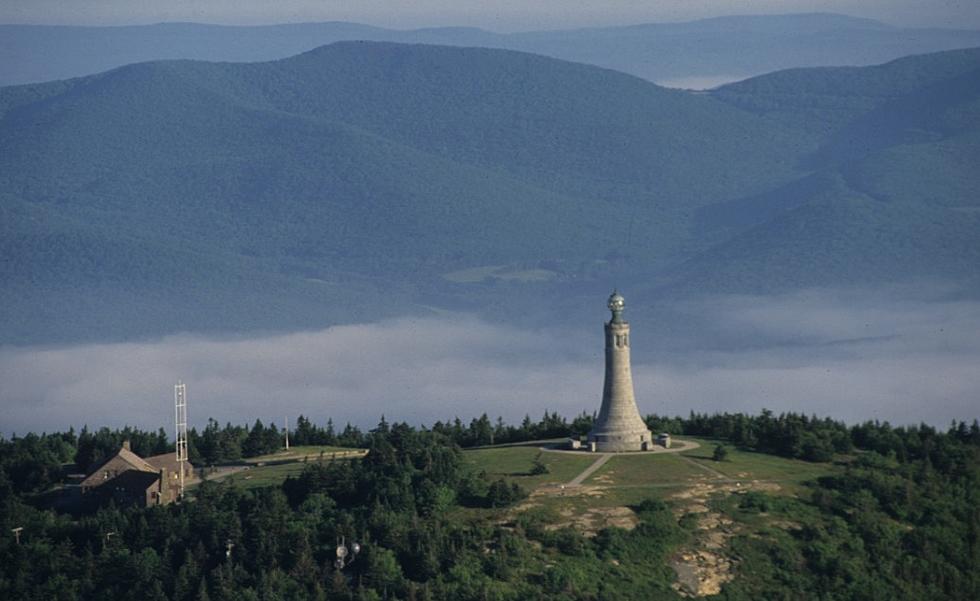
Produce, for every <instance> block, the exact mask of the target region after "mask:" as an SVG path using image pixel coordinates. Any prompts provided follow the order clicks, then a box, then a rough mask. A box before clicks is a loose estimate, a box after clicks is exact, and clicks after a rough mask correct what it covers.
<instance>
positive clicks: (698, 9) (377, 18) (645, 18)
mask: <svg viewBox="0 0 980 601" xmlns="http://www.w3.org/2000/svg"><path fill="white" fill-rule="evenodd" d="M978 7H980V3H978V2H976V1H975V0H927V1H923V0H657V1H656V2H650V1H649V0H606V1H604V2H595V1H583V0H540V1H539V2H533V3H529V2H526V1H525V0H479V1H475V0H457V1H452V2H450V1H447V0H413V1H411V2H392V1H384V0H356V1H338V0H278V1H277V2H268V1H267V0H208V1H200V0H166V1H160V0H4V1H3V2H0V22H3V23H47V24H86V25H102V24H132V23H154V22H160V21H196V22H209V23H227V24H265V23H282V22H297V21H331V20H342V21H357V22H361V23H369V24H373V25H379V26H384V27H393V28H413V27H425V26H441V25H470V26H478V27H484V28H487V29H492V30H497V31H515V30H528V29H537V28H542V29H547V28H559V27H580V26H589V25H611V24H626V23H639V22H657V21H677V20H689V19H699V18H703V17H713V16H721V15H731V14H765V13H790V12H838V13H844V14H850V15H854V16H863V17H870V18H875V19H878V20H882V21H885V22H888V23H892V24H896V25H906V26H907V25H919V26H935V25H942V26H951V27H967V28H976V27H980V8H978Z"/></svg>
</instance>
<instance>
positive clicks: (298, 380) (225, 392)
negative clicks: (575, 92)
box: [0, 291, 980, 436]
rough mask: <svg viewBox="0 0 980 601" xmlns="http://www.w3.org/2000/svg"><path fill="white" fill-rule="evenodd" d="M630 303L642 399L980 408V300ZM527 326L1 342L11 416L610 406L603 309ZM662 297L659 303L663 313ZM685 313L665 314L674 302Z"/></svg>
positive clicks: (350, 414) (352, 415) (1, 387)
mask: <svg viewBox="0 0 980 601" xmlns="http://www.w3.org/2000/svg"><path fill="white" fill-rule="evenodd" d="M639 300H640V302H638V303H635V304H634V305H633V306H631V307H630V309H629V314H628V316H629V318H630V321H631V323H632V328H633V332H632V343H633V344H632V346H633V350H634V362H633V376H634V382H635V385H636V394H637V399H638V402H639V405H640V409H641V411H642V412H644V413H659V414H667V415H686V414H687V413H688V412H689V411H691V410H693V411H708V412H715V411H746V412H752V413H755V412H758V411H759V410H761V409H762V408H769V409H772V410H773V411H776V412H782V411H798V412H805V413H808V414H817V415H820V416H831V417H834V418H836V419H841V420H845V421H847V422H850V423H853V422H856V421H860V420H865V419H880V420H887V421H890V422H892V423H894V424H909V423H918V422H920V421H921V422H927V423H931V424H934V425H937V426H946V425H947V424H948V423H949V421H950V420H952V419H957V420H959V419H962V420H972V419H974V418H976V417H978V416H980V403H978V401H980V370H978V369H977V366H978V365H980V339H978V337H977V332H980V303H977V302H972V301H956V300H945V301H936V300H931V301H930V300H905V301H894V300H887V299H884V298H882V297H881V296H880V295H876V296H868V295H861V294H854V293H843V292H827V291H824V292H814V291H811V292H807V293H799V294H794V295H787V296H779V297H764V298H763V297H724V298H712V299H703V300H701V301H696V302H693V301H692V302H687V303H684V304H683V305H677V306H675V307H672V308H670V309H669V310H668V309H667V308H664V307H661V308H660V310H657V311H656V314H655V309H653V308H652V307H655V306H656V305H655V304H651V305H649V306H650V307H651V308H647V306H648V305H646V304H645V303H643V302H642V300H643V299H639ZM601 301H602V299H599V300H598V301H597V310H596V315H595V321H594V323H587V324H577V325H575V326H570V327H564V328H550V327H548V328H544V329H538V330H529V329H523V328H518V327H515V326H508V325H496V324H490V323H487V322H485V321H481V320H479V319H476V318H473V317H469V316H455V317H445V318H438V319H436V318H429V319H400V320H392V321H385V322H380V323H369V324H362V325H352V326H338V327H333V328H329V329H326V330H322V331H316V332H303V333H294V334H283V335H274V336H263V337H251V338H238V339H209V338H201V337H196V336H190V335H182V336H172V337H167V338H164V339H161V340H156V341H149V342H143V343H119V344H94V345H83V346H73V347H65V348H41V347H37V348H14V347H7V348H3V349H0V408H2V415H3V418H2V424H0V432H3V433H4V434H5V435H8V436H9V435H10V433H11V432H19V433H23V432H25V431H28V430H31V431H41V430H48V431H51V430H55V429H64V428H67V427H68V426H70V425H74V426H76V427H78V426H81V425H82V424H88V425H89V426H90V427H92V426H102V425H110V426H121V425H124V424H130V425H136V426H140V427H143V428H152V429H156V428H158V427H164V428H166V429H167V431H170V430H172V423H173V422H172V419H173V405H172V390H173V384H174V383H175V382H176V381H177V380H178V379H183V380H184V381H185V382H186V383H187V387H188V395H189V398H190V405H189V407H190V416H191V421H192V423H194V424H196V425H198V426H200V425H202V424H203V423H204V422H205V420H206V419H207V417H214V418H216V419H218V420H219V421H221V422H225V421H231V422H234V423H246V422H248V423H251V422H252V421H254V420H255V419H256V418H261V419H262V420H263V421H266V422H268V421H270V420H273V421H275V422H277V423H279V424H281V423H282V421H283V419H284V418H285V417H287V416H289V417H290V418H292V419H294V418H295V417H296V416H297V415H298V414H304V415H306V416H308V417H310V418H312V419H313V420H314V421H315V422H318V423H324V422H325V421H326V419H327V418H328V417H330V418H332V419H333V420H334V422H335V423H338V424H343V423H345V422H348V421H350V422H352V423H354V424H357V425H360V426H362V427H371V426H372V425H373V424H375V423H377V420H378V418H379V417H380V416H381V415H382V414H384V415H386V416H387V418H388V419H389V420H398V421H408V422H410V423H413V424H431V423H433V421H435V420H437V419H443V420H445V419H451V418H453V417H454V416H459V417H460V418H462V419H463V420H464V421H468V420H469V419H471V418H472V417H474V416H478V415H479V414H481V413H484V412H486V413H487V414H489V415H490V416H491V417H496V416H498V415H499V416H503V418H504V419H505V420H507V421H509V422H514V421H518V420H520V419H521V418H522V417H523V416H524V415H525V414H530V415H531V416H532V417H534V418H538V417H540V416H541V414H542V413H543V412H544V411H545V410H556V411H559V412H560V413H562V414H564V415H566V416H573V415H575V414H578V413H579V412H581V411H588V412H590V413H591V412H592V411H594V410H596V409H597V408H598V404H599V398H600V394H601V386H602V373H603V371H602V370H603V366H602V361H603V349H602V334H601V321H602V319H603V318H605V316H606V315H605V312H604V311H603V310H602V309H601ZM661 311H662V312H661ZM668 311H669V312H670V314H671V316H672V317H671V319H673V320H675V321H676V322H677V323H674V324H672V325H671V327H667V324H666V323H665V322H664V317H663V316H664V314H666V312H668Z"/></svg>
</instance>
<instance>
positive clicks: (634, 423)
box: [589, 291, 652, 453]
mask: <svg viewBox="0 0 980 601" xmlns="http://www.w3.org/2000/svg"><path fill="white" fill-rule="evenodd" d="M608 306H609V310H610V311H612V319H610V320H609V321H608V322H607V323H606V380H605V384H603V387H602V408H601V409H600V410H599V417H598V418H597V419H596V422H595V425H594V426H593V427H592V431H591V432H589V448H590V449H592V450H595V451H600V452H614V453H618V452H622V451H646V450H649V449H651V448H652V439H651V435H650V430H648V429H647V425H646V423H645V422H644V421H643V418H641V417H640V412H639V410H638V409H637V408H636V398H635V397H634V396H633V376H632V375H631V374H630V324H629V323H628V322H626V321H623V309H624V308H625V307H626V301H625V299H624V298H623V297H622V296H621V295H620V294H619V293H618V292H615V291H613V293H612V295H611V296H610V297H609V303H608Z"/></svg>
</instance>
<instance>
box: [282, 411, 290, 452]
mask: <svg viewBox="0 0 980 601" xmlns="http://www.w3.org/2000/svg"><path fill="white" fill-rule="evenodd" d="M282 429H283V431H284V432H285V433H286V450H287V451H288V450H289V417H285V418H283V420H282Z"/></svg>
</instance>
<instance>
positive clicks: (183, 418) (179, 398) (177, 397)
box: [174, 380, 187, 498]
mask: <svg viewBox="0 0 980 601" xmlns="http://www.w3.org/2000/svg"><path fill="white" fill-rule="evenodd" d="M174 423H175V425H176V429H177V470H178V471H179V472H180V498H183V497H184V464H185V463H186V462H187V386H186V385H185V384H184V383H183V382H181V381H180V380H177V384H176V385H175V386H174Z"/></svg>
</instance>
